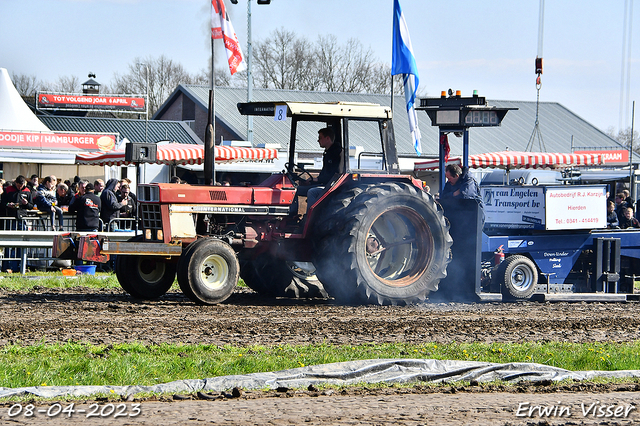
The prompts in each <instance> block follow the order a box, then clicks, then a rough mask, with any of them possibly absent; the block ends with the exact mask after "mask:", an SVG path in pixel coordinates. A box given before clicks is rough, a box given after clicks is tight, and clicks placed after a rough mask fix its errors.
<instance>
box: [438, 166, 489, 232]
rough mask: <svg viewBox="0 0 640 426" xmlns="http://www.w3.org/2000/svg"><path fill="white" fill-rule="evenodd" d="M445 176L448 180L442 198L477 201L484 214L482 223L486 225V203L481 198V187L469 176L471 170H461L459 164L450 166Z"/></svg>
mask: <svg viewBox="0 0 640 426" xmlns="http://www.w3.org/2000/svg"><path fill="white" fill-rule="evenodd" d="M444 175H445V177H446V178H447V183H446V184H445V185H444V188H443V189H442V192H441V193H440V198H441V199H444V198H459V199H469V200H476V202H477V203H478V207H479V208H480V212H481V213H482V223H484V203H483V202H482V197H481V196H480V187H479V186H478V182H476V180H475V179H474V178H473V176H471V175H469V168H468V167H465V168H461V167H460V166H459V165H457V164H449V165H447V167H446V168H445V172H444Z"/></svg>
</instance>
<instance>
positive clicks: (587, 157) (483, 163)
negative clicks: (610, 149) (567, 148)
mask: <svg viewBox="0 0 640 426" xmlns="http://www.w3.org/2000/svg"><path fill="white" fill-rule="evenodd" d="M461 163H462V160H461V158H460V157H453V158H450V159H449V161H448V162H447V164H459V165H461ZM600 164H604V161H603V159H602V154H600V153H589V154H563V153H555V152H518V151H501V152H488V153H485V154H475V155H470V156H469V167H470V168H482V167H493V168H500V169H561V168H566V167H579V166H597V165H600ZM437 169H438V160H437V159H434V160H429V161H424V162H420V163H415V164H414V167H413V170H414V171H415V172H424V171H427V170H437Z"/></svg>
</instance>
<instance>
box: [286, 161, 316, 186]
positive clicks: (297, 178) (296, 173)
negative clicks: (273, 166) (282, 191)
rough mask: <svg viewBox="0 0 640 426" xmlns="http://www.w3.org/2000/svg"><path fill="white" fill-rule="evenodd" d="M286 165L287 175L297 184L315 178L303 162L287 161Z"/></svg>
mask: <svg viewBox="0 0 640 426" xmlns="http://www.w3.org/2000/svg"><path fill="white" fill-rule="evenodd" d="M284 167H285V169H286V174H287V177H288V178H289V179H290V180H291V182H292V183H293V184H294V185H295V186H298V185H300V182H301V181H305V182H307V181H311V180H313V176H311V173H309V172H308V171H307V170H305V168H304V166H303V165H302V164H289V163H286V164H285V165H284ZM305 175H306V176H305Z"/></svg>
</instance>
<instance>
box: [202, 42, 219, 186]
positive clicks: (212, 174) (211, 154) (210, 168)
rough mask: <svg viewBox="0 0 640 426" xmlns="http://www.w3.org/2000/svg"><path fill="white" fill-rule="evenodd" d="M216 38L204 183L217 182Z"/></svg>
mask: <svg viewBox="0 0 640 426" xmlns="http://www.w3.org/2000/svg"><path fill="white" fill-rule="evenodd" d="M214 40H215V39H214V38H213V37H211V89H209V114H208V117H207V121H208V123H207V129H206V131H205V134H204V184H205V185H215V183H216V166H215V164H216V162H215V156H216V154H215V134H216V130H215V125H216V121H215V87H216V84H215V81H216V67H215V49H214V44H213V43H214Z"/></svg>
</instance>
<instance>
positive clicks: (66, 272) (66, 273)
mask: <svg viewBox="0 0 640 426" xmlns="http://www.w3.org/2000/svg"><path fill="white" fill-rule="evenodd" d="M62 275H64V276H65V277H73V276H75V275H76V270H75V269H63V270H62Z"/></svg>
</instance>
